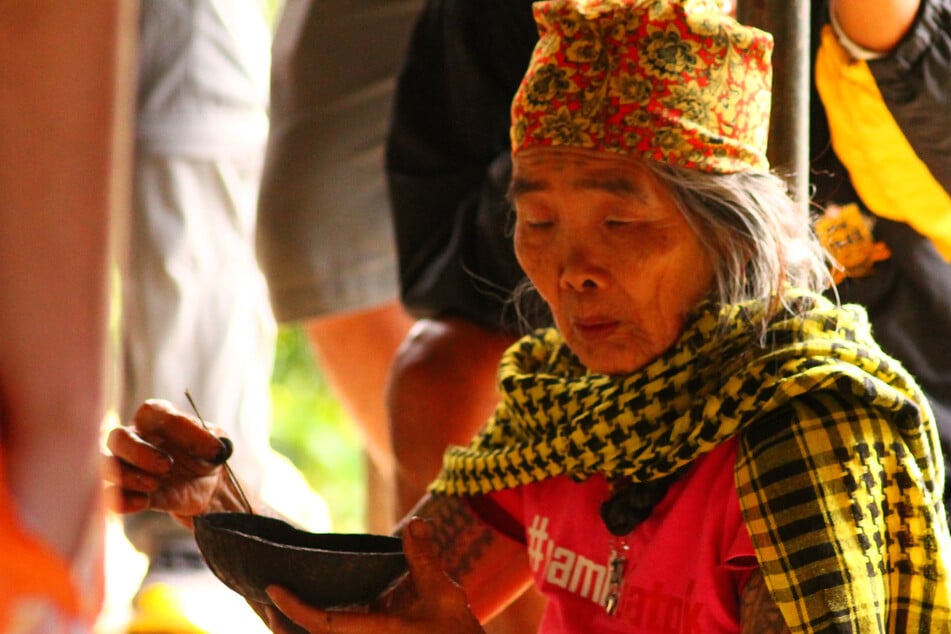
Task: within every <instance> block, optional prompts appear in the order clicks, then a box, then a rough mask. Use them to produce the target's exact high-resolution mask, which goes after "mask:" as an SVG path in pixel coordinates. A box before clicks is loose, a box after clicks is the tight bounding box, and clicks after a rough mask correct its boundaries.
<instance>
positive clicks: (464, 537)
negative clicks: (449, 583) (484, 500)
mask: <svg viewBox="0 0 951 634" xmlns="http://www.w3.org/2000/svg"><path fill="white" fill-rule="evenodd" d="M413 514H414V515H420V516H423V517H425V518H426V519H428V520H429V521H430V522H432V527H433V541H434V542H435V543H436V546H437V548H438V550H439V553H440V556H441V558H442V565H443V569H444V570H445V571H446V573H448V574H449V576H450V577H452V578H453V579H455V580H457V581H459V580H461V579H462V578H463V577H465V576H466V575H467V574H468V573H470V572H472V570H473V569H474V568H475V567H476V566H477V565H478V563H479V560H480V559H482V557H483V556H484V555H485V552H486V550H487V549H489V548H490V547H491V546H492V544H493V542H494V541H495V535H494V533H493V531H492V530H491V529H490V528H489V527H488V526H486V525H485V524H484V523H482V522H481V521H480V520H479V519H478V518H476V517H475V515H473V513H472V511H471V510H470V508H469V505H468V504H466V502H465V501H464V500H462V499H460V498H457V497H452V496H446V495H432V496H430V497H429V499H428V500H426V502H425V503H424V504H423V505H422V506H420V507H419V508H417V509H416V510H414V511H413Z"/></svg>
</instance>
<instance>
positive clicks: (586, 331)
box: [572, 317, 619, 341]
mask: <svg viewBox="0 0 951 634" xmlns="http://www.w3.org/2000/svg"><path fill="white" fill-rule="evenodd" d="M572 326H573V327H574V329H575V332H577V333H578V334H579V335H580V336H581V337H582V338H584V339H586V340H588V341H592V340H598V339H604V338H606V337H609V336H611V335H612V334H614V332H615V331H617V329H618V326H619V322H618V321H617V320H615V319H608V318H605V317H592V318H585V319H577V320H574V321H573V322H572Z"/></svg>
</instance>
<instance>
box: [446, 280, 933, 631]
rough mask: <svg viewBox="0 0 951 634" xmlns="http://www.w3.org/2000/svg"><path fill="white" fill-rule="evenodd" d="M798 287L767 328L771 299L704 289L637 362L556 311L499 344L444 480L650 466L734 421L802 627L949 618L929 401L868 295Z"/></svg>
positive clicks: (781, 577) (791, 622)
mask: <svg viewBox="0 0 951 634" xmlns="http://www.w3.org/2000/svg"><path fill="white" fill-rule="evenodd" d="M784 305H785V306H787V307H788V308H789V310H783V311H781V312H780V313H779V314H778V315H776V316H775V317H773V318H772V319H770V320H768V326H767V327H766V329H765V334H760V333H762V332H763V331H762V329H761V328H758V327H757V325H758V324H761V323H763V321H764V315H765V314H766V311H767V307H766V305H765V304H764V303H762V302H750V303H746V304H739V305H733V306H725V307H723V306H719V305H716V304H714V303H710V302H708V303H705V304H703V305H701V306H700V307H698V309H697V310H696V311H695V312H694V314H693V315H692V316H691V318H690V319H689V320H688V322H687V324H686V325H685V329H684V332H683V333H682V335H681V337H680V339H679V340H678V341H677V342H676V343H675V344H674V345H673V346H672V347H671V348H670V349H669V350H668V351H667V352H666V353H665V354H664V355H662V356H661V357H660V358H658V359H656V360H654V361H653V362H651V363H650V364H648V365H647V366H645V367H644V368H642V369H641V370H639V371H638V372H636V373H633V374H630V375H625V376H608V375H601V374H593V373H590V372H588V371H587V370H586V369H585V368H584V367H583V366H582V365H581V364H580V362H579V361H578V360H577V358H576V357H575V356H574V355H573V354H572V353H571V351H570V350H569V349H568V347H567V345H566V344H565V342H564V340H563V338H562V337H561V335H560V334H559V333H558V332H557V331H556V330H554V329H547V330H540V331H537V332H536V333H534V334H532V335H529V336H527V337H524V338H522V339H521V340H519V341H518V342H517V343H516V344H515V345H513V346H512V347H511V348H509V350H508V351H507V352H506V353H505V355H504V357H503V359H502V362H501V365H500V368H499V387H500V391H501V402H500V405H499V407H498V409H497V410H496V412H495V414H494V415H493V417H492V418H491V419H490V420H489V422H488V423H487V425H486V427H485V428H484V429H483V430H482V432H480V434H479V435H478V436H477V437H476V438H475V439H474V440H473V442H472V444H470V445H469V446H468V447H464V448H463V447H453V448H450V449H449V450H448V451H447V452H446V455H445V458H444V466H443V470H442V472H441V474H440V475H439V478H438V479H437V480H436V481H435V482H434V483H433V484H432V486H431V490H432V491H434V492H436V493H444V494H449V495H478V494H483V493H488V492H490V491H497V490H501V489H506V488H512V487H515V486H519V485H522V484H529V483H532V482H538V481H541V480H544V479H546V478H550V477H554V476H560V475H566V476H569V477H572V478H574V479H577V480H584V479H586V478H588V477H589V476H591V475H594V474H602V475H604V476H605V477H607V478H609V479H618V478H621V479H627V480H630V481H632V482H647V481H652V480H656V479H659V478H662V477H665V476H667V475H670V474H672V473H676V472H677V471H679V470H680V469H681V468H683V467H685V466H686V465H688V464H689V463H691V462H692V461H693V460H695V459H696V458H698V457H699V456H701V455H703V454H705V453H707V452H709V451H711V450H712V449H713V448H715V447H717V446H718V445H719V444H720V443H722V442H724V441H725V440H727V439H729V438H731V437H733V436H737V435H738V436H739V441H740V442H739V449H738V454H737V463H736V472H735V477H736V483H737V490H738V494H739V499H740V506H741V509H742V511H743V515H744V518H745V520H746V524H747V528H748V530H749V532H750V536H751V538H752V541H753V545H754V547H755V549H756V553H757V558H758V560H759V563H760V567H761V569H762V570H763V574H764V576H765V578H766V582H767V585H768V586H769V588H770V590H771V594H772V596H773V599H774V600H775V601H776V603H777V605H778V606H779V608H780V609H781V610H782V612H783V616H784V618H785V619H786V622H787V625H788V626H789V627H790V630H791V631H793V632H844V631H848V632H879V631H882V632H885V631H927V632H934V631H940V632H944V631H951V625H949V619H951V611H949V601H951V586H949V579H948V575H947V572H948V567H949V565H951V537H949V534H948V526H947V520H946V518H945V515H944V507H943V505H942V503H941V494H942V491H943V488H944V480H943V465H942V459H941V456H940V449H939V445H938V438H937V431H936V428H935V426H934V423H933V421H932V415H931V410H930V408H929V407H928V405H927V401H926V400H925V398H924V397H923V395H922V394H921V392H920V390H919V388H918V387H917V385H916V384H915V382H914V380H913V379H912V378H911V377H910V376H909V375H908V374H907V372H906V371H905V370H904V369H903V368H902V367H901V366H900V364H898V363H897V362H896V361H894V360H893V359H891V358H889V357H888V356H887V355H885V354H884V353H883V352H882V351H881V350H880V349H879V347H878V346H877V344H875V342H874V341H873V340H872V338H871V335H870V332H869V326H868V322H867V318H866V316H865V313H864V311H863V310H862V309H861V308H859V307H855V306H845V307H835V306H834V305H832V304H831V303H830V302H829V301H827V300H826V299H824V298H822V297H819V296H816V295H812V294H808V293H801V292H790V293H789V294H788V295H787V296H786V297H785V298H784ZM783 413H785V414H786V415H785V416H779V415H780V414H783ZM779 421H781V422H779Z"/></svg>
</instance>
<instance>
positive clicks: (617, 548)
mask: <svg viewBox="0 0 951 634" xmlns="http://www.w3.org/2000/svg"><path fill="white" fill-rule="evenodd" d="M627 551H628V545H627V542H626V541H624V540H621V542H620V544H614V545H612V546H611V557H610V558H609V559H608V591H607V594H606V595H605V597H604V611H605V612H607V613H608V614H609V615H613V614H614V613H615V612H616V611H617V607H618V604H619V603H620V602H621V590H622V588H623V587H624V569H625V568H626V567H627Z"/></svg>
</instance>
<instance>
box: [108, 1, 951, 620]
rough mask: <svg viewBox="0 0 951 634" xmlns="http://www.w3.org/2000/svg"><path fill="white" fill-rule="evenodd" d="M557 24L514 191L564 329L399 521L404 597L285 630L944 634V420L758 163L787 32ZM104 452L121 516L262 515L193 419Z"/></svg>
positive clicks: (520, 126) (707, 7)
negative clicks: (540, 597) (831, 286)
mask: <svg viewBox="0 0 951 634" xmlns="http://www.w3.org/2000/svg"><path fill="white" fill-rule="evenodd" d="M535 12H536V19H537V21H538V23H539V30H540V33H541V37H540V40H539V43H538V46H537V48H536V50H535V53H534V56H533V59H532V62H531V65H530V67H529V69H528V72H527V74H526V76H525V79H524V81H523V83H522V86H521V88H520V90H519V92H518V94H517V95H516V97H515V100H514V103H513V108H512V121H513V125H512V152H513V161H514V173H513V179H512V184H511V198H512V202H513V204H514V207H515V210H516V224H515V248H516V252H517V255H518V258H519V262H520V263H521V265H522V267H523V268H524V270H525V273H526V274H527V276H528V278H529V280H530V281H531V285H532V288H533V289H534V290H535V291H537V292H538V294H539V295H540V296H541V297H542V299H544V301H545V303H546V304H547V305H548V307H549V308H550V310H551V314H552V315H553V317H554V322H555V327H554V328H551V329H546V330H541V331H538V332H535V333H534V334H531V335H529V336H527V337H525V338H523V339H522V340H520V341H519V342H518V343H517V344H515V345H514V346H513V347H512V348H510V349H509V350H508V351H507V352H506V354H505V356H504V357H503V359H502V362H501V366H500V370H499V389H500V392H501V400H500V404H499V406H498V409H497V411H496V413H495V415H494V416H493V417H492V419H491V420H490V421H489V422H488V423H487V425H486V427H485V428H484V430H483V431H482V432H481V433H480V434H479V435H478V436H477V437H476V438H475V440H474V441H473V442H472V444H471V445H470V446H469V447H467V448H451V449H450V450H449V451H448V452H447V454H446V458H445V463H444V469H443V472H442V473H441V474H440V476H439V478H438V479H437V480H436V481H435V482H434V483H433V484H432V486H431V493H430V495H429V496H427V497H426V498H425V499H424V500H422V501H421V502H420V504H419V506H418V507H417V509H416V510H415V512H414V513H413V515H414V516H418V517H419V518H422V519H423V520H425V521H421V520H419V519H412V520H407V521H406V522H404V523H403V524H402V525H401V526H400V528H399V532H400V533H401V534H403V536H404V544H405V549H406V553H407V557H408V560H409V562H410V569H411V574H410V576H409V578H408V579H407V581H405V582H404V583H403V584H402V585H401V586H399V587H398V588H397V589H396V590H395V591H394V592H393V593H391V594H390V595H389V596H388V597H386V598H385V600H384V601H383V602H382V604H381V606H380V607H379V609H376V610H373V611H371V612H369V613H353V612H330V611H320V610H316V609H313V608H311V607H309V606H307V605H304V604H303V603H302V602H301V601H299V600H298V599H297V598H295V597H294V596H292V595H290V594H289V593H288V592H287V591H286V590H283V589H281V588H277V587H274V588H271V589H270V590H269V594H270V596H271V598H272V600H273V602H274V606H275V607H268V608H267V612H268V615H269V618H270V619H271V625H272V628H273V629H274V630H275V631H278V632H282V631H291V630H290V629H289V628H291V627H293V626H291V625H290V621H293V622H295V623H297V625H299V626H301V627H304V628H305V629H306V630H307V631H309V632H335V633H337V634H340V633H341V632H463V633H466V632H479V631H481V626H480V625H479V622H480V621H483V622H484V621H485V620H487V619H488V618H490V617H491V616H492V614H494V613H495V612H496V611H497V610H498V609H500V608H501V607H503V606H504V605H506V604H507V603H508V602H509V601H511V600H512V598H513V597H515V596H517V595H518V593H519V592H520V591H521V590H523V589H524V588H525V587H526V586H527V585H528V584H529V583H531V582H534V583H535V585H536V586H537V587H538V588H539V589H540V590H541V591H542V592H543V593H544V594H545V595H546V596H547V597H548V600H549V602H548V609H547V612H546V614H545V616H544V619H543V622H542V625H541V630H542V631H545V632H651V633H656V632H704V633H709V632H740V631H751V632H765V631H787V630H788V631H792V632H806V631H809V632H812V631H830V632H831V631H850V632H879V631H882V632H884V631H901V632H907V631H917V632H932V631H939V630H940V631H947V630H948V627H949V625H948V623H949V619H951V611H949V601H951V582H949V579H948V564H949V558H951V537H949V533H948V527H947V524H946V521H945V519H944V509H943V506H942V502H941V497H942V492H943V488H944V482H943V476H942V464H941V459H940V454H939V453H938V452H937V436H936V431H935V427H934V424H933V421H932V416H931V411H930V409H929V407H928V404H927V402H926V401H925V399H924V398H923V396H922V394H921V392H920V390H919V389H918V387H917V386H916V385H915V383H914V381H913V380H912V379H911V377H910V376H909V375H908V374H907V373H906V372H905V371H904V370H903V369H902V368H901V367H900V365H899V364H897V363H896V362H895V361H893V360H892V359H890V358H888V357H887V356H886V355H884V354H883V353H882V352H881V350H880V349H879V347H878V346H877V345H876V343H875V342H874V340H873V339H872V337H871V335H870V332H869V328H868V325H867V321H866V319H865V315H864V313H863V312H862V311H861V309H858V308H855V307H849V306H845V307H837V306H834V305H832V304H831V303H829V302H828V301H826V300H824V299H823V298H822V297H821V296H820V294H819V292H820V291H821V290H822V288H823V287H824V285H825V283H826V280H827V279H828V273H827V269H826V263H825V261H824V259H823V257H822V255H821V254H822V251H821V249H820V247H819V246H818V245H817V243H816V241H815V240H814V238H813V236H812V235H811V234H810V232H809V228H808V227H809V222H808V219H807V218H806V217H804V216H803V215H802V213H801V212H800V211H799V208H798V207H797V206H796V205H795V204H793V203H792V201H791V200H790V199H789V198H788V197H787V195H786V193H785V188H784V186H783V184H782V183H781V181H780V180H779V179H777V178H776V177H774V176H772V175H770V174H769V173H768V165H767V162H766V159H765V156H764V145H765V139H766V132H767V125H768V118H769V117H768V111H769V86H770V72H771V71H770V65H769V55H770V51H771V46H772V43H771V40H770V38H769V36H768V35H766V34H765V33H762V32H759V31H757V30H755V29H751V28H747V27H744V26H741V25H739V24H738V23H736V22H735V21H734V20H732V19H731V18H728V17H725V16H724V15H722V13H721V12H720V11H719V7H718V6H716V3H713V2H707V1H703V0H551V1H549V2H541V3H539V4H537V5H536V9H535ZM110 448H111V450H112V452H113V454H114V455H115V456H116V457H117V458H118V463H119V464H120V467H121V469H120V479H119V481H120V483H121V486H122V493H123V500H124V502H125V508H126V510H137V509H141V508H146V507H151V508H158V509H166V510H168V511H170V512H172V513H174V514H175V515H176V516H177V517H178V518H179V519H180V520H182V521H183V522H184V523H186V524H188V523H190V521H191V518H192V517H193V516H195V515H197V514H199V513H203V512H207V511H211V510H236V509H240V508H241V504H240V500H239V499H238V497H237V496H236V494H235V492H234V491H233V490H232V489H231V488H230V487H229V485H228V482H227V480H226V479H224V478H222V476H221V474H220V472H219V470H218V468H216V467H215V466H214V463H215V462H216V460H215V458H216V457H218V451H219V449H220V444H219V441H218V440H217V439H216V438H215V437H214V436H212V435H211V434H210V433H208V432H206V431H204V430H203V429H202V428H201V427H200V426H199V425H198V423H197V422H196V421H194V420H193V419H192V418H190V417H189V416H187V415H185V414H182V413H180V412H176V411H173V410H171V409H169V408H168V407H167V406H165V405H163V404H160V403H149V404H146V405H145V406H144V407H143V408H142V409H141V410H140V411H139V413H138V415H137V416H136V420H135V421H134V426H133V427H132V428H128V429H123V430H117V431H115V432H114V433H113V435H112V437H111V439H110ZM328 582H332V581H330V580H328ZM288 619H289V620H288Z"/></svg>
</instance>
